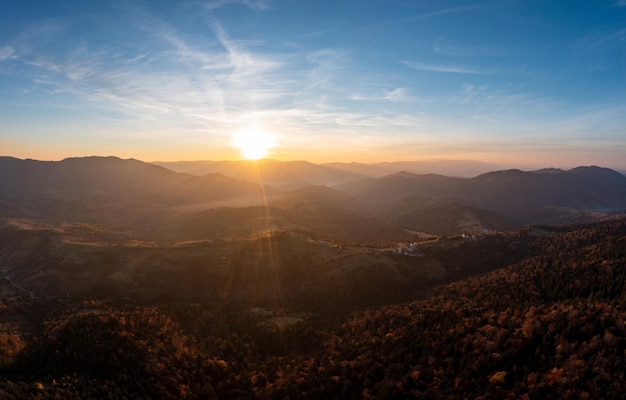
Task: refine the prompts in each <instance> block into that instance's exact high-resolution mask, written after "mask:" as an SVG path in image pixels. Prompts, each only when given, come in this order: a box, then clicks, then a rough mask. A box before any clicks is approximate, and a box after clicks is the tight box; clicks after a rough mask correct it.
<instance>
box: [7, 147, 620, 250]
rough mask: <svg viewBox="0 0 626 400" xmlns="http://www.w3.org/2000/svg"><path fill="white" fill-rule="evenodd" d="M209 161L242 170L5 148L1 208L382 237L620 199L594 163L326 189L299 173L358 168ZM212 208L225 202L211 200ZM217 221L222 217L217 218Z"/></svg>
mask: <svg viewBox="0 0 626 400" xmlns="http://www.w3.org/2000/svg"><path fill="white" fill-rule="evenodd" d="M177 164H178V163H177ZM392 164H393V163H392ZM207 165H213V166H214V167H215V168H218V169H221V170H229V171H230V173H233V172H237V171H238V172H237V174H238V175H239V177H240V178H246V177H247V178H249V179H250V180H244V179H237V178H234V177H232V176H226V175H224V174H221V173H217V172H214V173H209V174H205V175H200V176H198V175H192V174H188V173H179V172H174V171H171V170H168V169H166V168H164V167H161V166H157V165H153V164H149V163H145V162H142V161H138V160H133V159H130V160H122V159H119V158H116V157H84V158H69V159H65V160H63V161H58V162H44V161H35V160H19V159H16V158H11V157H2V158H0V216H4V217H15V218H39V219H45V220H51V221H58V222H74V223H76V222H86V223H90V224H95V223H111V224H114V225H115V226H120V227H121V226H124V227H127V228H129V227H133V228H134V229H135V228H138V227H141V228H142V229H143V232H144V233H145V234H146V236H145V238H149V239H150V240H158V239H159V235H163V236H164V237H167V238H168V240H174V239H175V238H174V236H175V235H174V234H173V232H179V233H180V234H181V235H183V233H184V232H186V230H188V232H187V233H188V234H186V235H183V236H185V237H193V238H195V239H198V238H200V235H199V233H201V232H203V233H204V234H206V235H209V236H211V235H217V236H218V237H231V236H232V235H235V236H237V235H239V236H241V235H243V234H258V233H259V232H263V231H266V230H268V229H269V230H272V229H292V230H299V231H303V232H308V234H309V235H311V236H312V237H317V238H332V239H333V240H348V241H367V242H379V241H389V240H401V239H402V240H404V239H405V238H406V235H405V233H406V232H404V231H403V228H404V229H408V230H412V231H420V232H427V233H434V234H459V233H462V232H468V233H469V232H474V233H480V232H489V231H493V230H498V231H499V230H507V229H511V228H514V227H519V226H523V225H527V224H533V223H550V224H561V223H579V222H585V221H592V220H597V219H601V218H604V217H605V216H606V215H607V214H613V213H619V212H624V210H626V177H624V176H623V175H621V174H619V173H617V172H615V171H613V170H610V169H606V168H599V167H579V168H574V169H571V170H569V171H563V170H559V169H554V168H552V169H550V168H549V169H543V170H537V171H532V172H524V171H520V170H506V171H496V172H489V173H486V174H482V175H479V176H476V177H474V178H458V177H446V176H443V175H435V174H426V175H419V174H414V173H410V172H406V171H401V172H397V173H394V174H391V175H386V176H383V177H379V178H371V177H370V178H360V179H353V180H350V181H349V182H344V183H341V184H338V185H336V186H334V187H333V188H330V187H328V186H323V185H317V184H314V185H311V184H309V183H307V182H326V183H328V182H339V181H342V180H343V179H349V178H350V179H352V178H354V177H355V176H358V175H356V174H355V173H354V172H345V171H340V170H338V169H337V168H331V167H328V166H319V165H315V164H312V163H308V162H304V161H297V162H286V163H282V162H277V161H273V160H260V161H255V162H253V161H249V162H217V163H210V162H201V163H200V164H197V163H190V164H189V165H188V166H189V167H192V166H195V167H199V166H207ZM393 165H399V164H398V163H396V164H393ZM259 182H264V183H266V185H261V184H259ZM270 183H271V184H270ZM274 186H281V187H282V189H281V190H280V191H278V190H277V189H274V188H273V187H274ZM294 187H296V188H297V189H295V190H294V189H293V188H294ZM289 188H292V189H289ZM247 207H260V208H259V209H258V210H265V211H263V212H260V211H258V210H257V211H254V213H257V212H258V214H259V215H260V217H258V218H254V221H256V222H254V223H244V222H243V221H244V220H245V218H246V217H245V216H248V217H249V216H250V210H256V209H255V208H251V209H248V210H247V211H246V210H241V211H237V210H236V209H239V208H247ZM219 208H231V209H233V210H231V211H228V212H215V211H212V210H216V209H219ZM185 221H186V222H185ZM198 221H204V222H203V225H201V224H200V223H199V222H198ZM224 224H225V225H224ZM223 225H224V226H227V228H219V227H220V226H223ZM168 226H171V227H172V229H171V230H169V231H168ZM211 237H213V236H211Z"/></svg>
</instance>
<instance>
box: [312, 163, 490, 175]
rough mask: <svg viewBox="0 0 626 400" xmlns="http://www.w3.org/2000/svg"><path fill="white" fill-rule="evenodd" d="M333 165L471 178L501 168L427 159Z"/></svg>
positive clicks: (367, 171) (362, 172)
mask: <svg viewBox="0 0 626 400" xmlns="http://www.w3.org/2000/svg"><path fill="white" fill-rule="evenodd" d="M322 165H325V166H329V167H333V168H336V169H340V170H343V171H349V172H352V173H355V174H360V175H367V176H371V177H375V178H379V177H382V176H385V175H391V174H394V173H396V172H400V171H406V172H411V173H414V174H420V175H424V174H437V175H445V176H458V177H465V178H471V177H474V176H476V175H479V174H483V173H485V172H489V171H495V170H497V169H499V166H498V165H497V164H492V163H485V162H481V161H473V160H427V161H396V162H380V163H374V164H363V163H355V162H352V163H326V164H322Z"/></svg>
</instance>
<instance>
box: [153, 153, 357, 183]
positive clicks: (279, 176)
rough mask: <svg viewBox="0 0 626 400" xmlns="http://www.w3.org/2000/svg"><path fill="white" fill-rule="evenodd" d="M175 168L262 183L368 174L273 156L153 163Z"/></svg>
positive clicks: (346, 178)
mask: <svg viewBox="0 0 626 400" xmlns="http://www.w3.org/2000/svg"><path fill="white" fill-rule="evenodd" d="M153 164H156V165H160V166H163V167H165V168H168V169H171V170H172V171H177V172H184V173H189V174H193V175H206V174H209V173H220V174H224V175H227V176H230V177H233V178H237V179H241V180H246V181H250V182H255V183H257V184H261V185H270V186H285V185H303V184H311V185H334V184H337V183H341V182H347V181H350V180H355V179H359V178H363V177H366V176H367V175H363V174H360V173H358V172H350V171H344V170H342V169H338V168H333V167H331V166H325V165H318V164H313V163H310V162H308V161H276V160H271V159H262V160H240V161H177V162H153Z"/></svg>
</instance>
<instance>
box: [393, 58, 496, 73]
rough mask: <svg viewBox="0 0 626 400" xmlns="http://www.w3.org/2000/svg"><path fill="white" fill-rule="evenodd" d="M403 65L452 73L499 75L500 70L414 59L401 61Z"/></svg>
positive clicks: (422, 69)
mask: <svg viewBox="0 0 626 400" xmlns="http://www.w3.org/2000/svg"><path fill="white" fill-rule="evenodd" d="M402 63H403V64H404V65H406V66H407V67H409V68H413V69H417V70H421V71H432V72H445V73H453V74H471V75H499V74H500V72H498V71H496V70H489V69H484V68H479V67H471V66H465V65H455V64H428V63H422V62H416V61H403V62H402Z"/></svg>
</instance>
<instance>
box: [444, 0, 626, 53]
mask: <svg viewBox="0 0 626 400" xmlns="http://www.w3.org/2000/svg"><path fill="white" fill-rule="evenodd" d="M625 1H626V0H625ZM432 48H433V51H434V52H435V53H437V54H441V55H445V56H462V57H478V56H510V55H511V54H512V53H513V51H512V50H511V49H510V48H505V47H496V46H467V45H466V46H459V45H455V44H450V43H448V42H447V41H446V40H445V39H444V38H439V39H437V40H435V41H434V42H433V44H432Z"/></svg>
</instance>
